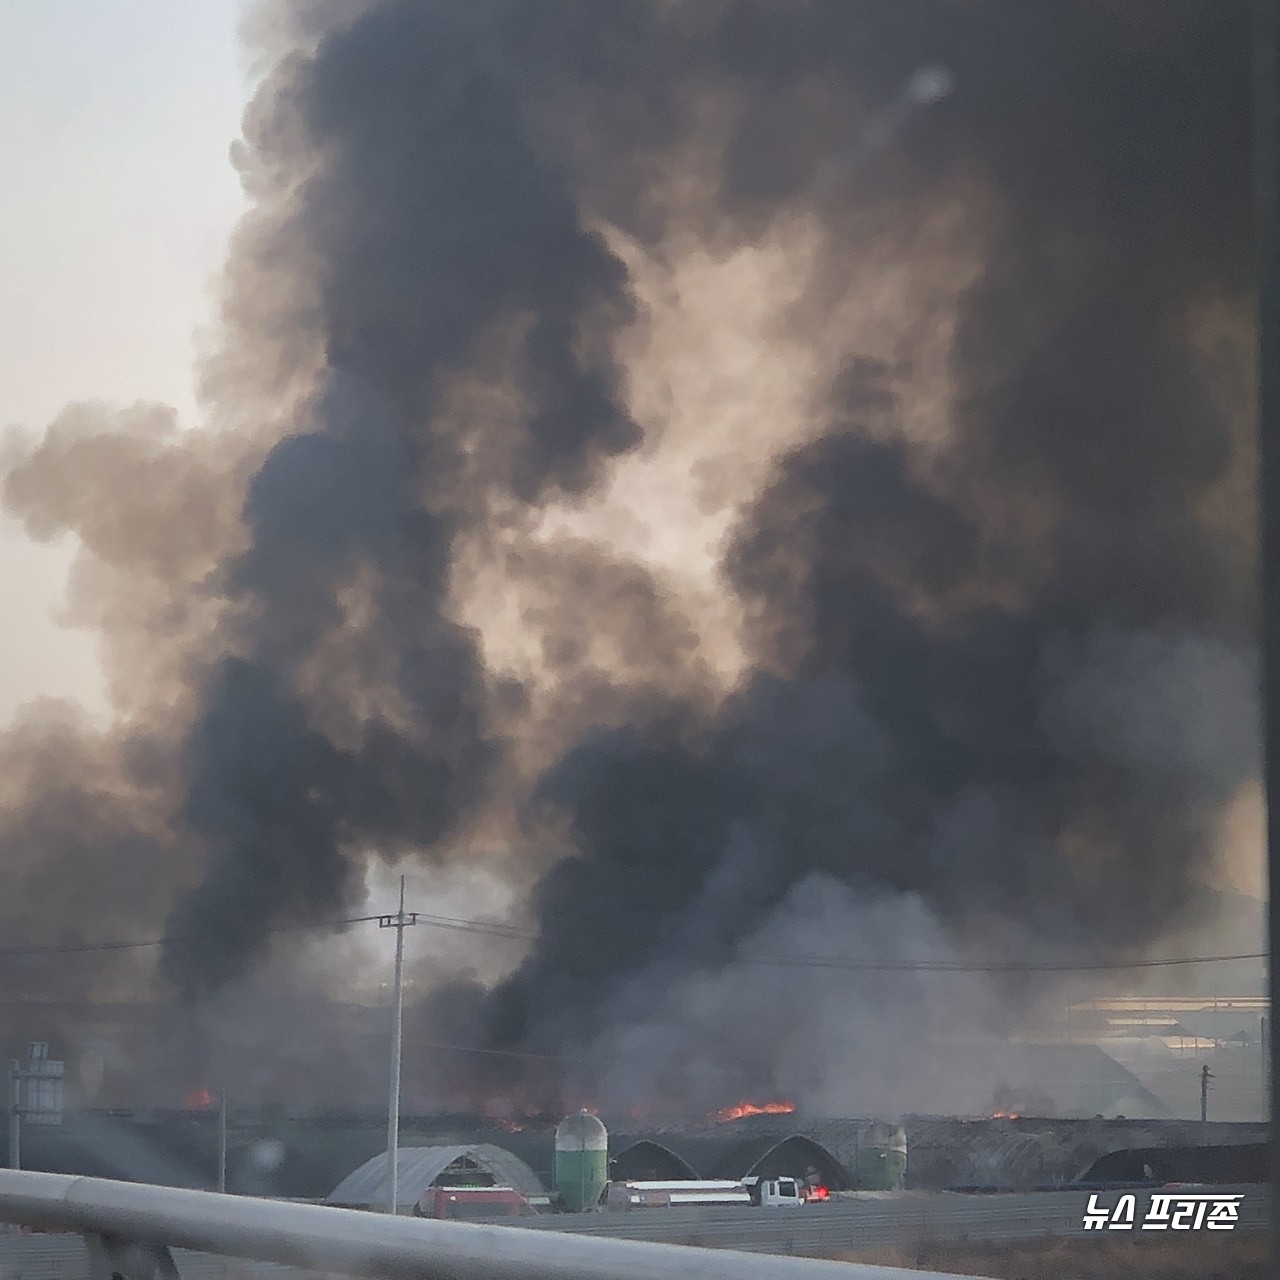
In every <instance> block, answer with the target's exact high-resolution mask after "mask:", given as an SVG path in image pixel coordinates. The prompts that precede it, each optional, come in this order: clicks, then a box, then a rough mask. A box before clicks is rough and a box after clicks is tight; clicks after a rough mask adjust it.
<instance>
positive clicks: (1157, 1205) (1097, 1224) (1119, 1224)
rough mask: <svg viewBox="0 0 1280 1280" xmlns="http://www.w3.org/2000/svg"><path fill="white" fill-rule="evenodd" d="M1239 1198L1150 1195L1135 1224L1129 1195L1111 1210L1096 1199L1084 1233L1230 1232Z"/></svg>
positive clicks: (1090, 1205) (1089, 1207)
mask: <svg viewBox="0 0 1280 1280" xmlns="http://www.w3.org/2000/svg"><path fill="white" fill-rule="evenodd" d="M1243 1199H1244V1196H1242V1195H1214V1194H1205V1193H1201V1192H1190V1191H1154V1192H1152V1194H1151V1204H1150V1205H1149V1206H1148V1208H1147V1212H1146V1214H1145V1215H1144V1216H1143V1217H1142V1219H1141V1220H1140V1221H1139V1220H1138V1216H1137V1215H1138V1198H1137V1196H1135V1195H1133V1194H1132V1193H1130V1192H1126V1193H1125V1194H1124V1195H1122V1196H1121V1197H1120V1198H1119V1199H1118V1200H1117V1201H1116V1203H1115V1205H1114V1206H1113V1207H1111V1208H1108V1207H1107V1206H1106V1205H1104V1204H1101V1203H1100V1202H1099V1200H1098V1197H1097V1195H1096V1194H1095V1195H1091V1196H1090V1197H1089V1203H1088V1205H1087V1206H1086V1208H1085V1211H1084V1228H1085V1230H1086V1231H1101V1230H1104V1229H1105V1230H1107V1231H1132V1230H1134V1228H1135V1227H1136V1228H1138V1229H1139V1230H1141V1231H1199V1230H1200V1229H1201V1228H1202V1227H1207V1228H1208V1229H1209V1230H1210V1231H1231V1230H1233V1229H1234V1227H1235V1225H1236V1223H1237V1222H1238V1221H1239V1218H1240V1202H1241V1201H1242V1200H1243Z"/></svg>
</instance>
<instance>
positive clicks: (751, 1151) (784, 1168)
mask: <svg viewBox="0 0 1280 1280" xmlns="http://www.w3.org/2000/svg"><path fill="white" fill-rule="evenodd" d="M801 1160H803V1161H804V1162H805V1163H806V1164H812V1165H813V1166H814V1167H815V1168H816V1169H817V1170H818V1172H819V1173H820V1174H821V1176H822V1180H823V1182H825V1183H826V1185H827V1186H829V1187H831V1188H832V1190H834V1191H845V1190H848V1189H850V1188H851V1187H852V1186H853V1185H854V1180H853V1177H852V1175H851V1174H850V1173H849V1170H848V1169H846V1168H845V1166H844V1165H843V1164H842V1163H841V1162H840V1161H839V1160H838V1159H836V1157H835V1156H834V1155H832V1153H831V1152H830V1151H828V1150H827V1148H826V1147H824V1146H823V1145H822V1143H820V1142H815V1141H814V1140H813V1139H812V1138H809V1137H806V1136H805V1135H804V1134H803V1133H793V1134H791V1135H790V1136H789V1137H786V1138H783V1139H782V1140H781V1141H779V1140H778V1139H777V1138H773V1137H763V1138H757V1139H754V1140H753V1139H746V1140H745V1141H743V1142H741V1143H739V1144H737V1145H736V1146H734V1147H732V1148H730V1149H729V1150H728V1151H726V1152H725V1154H724V1156H723V1157H722V1158H721V1160H720V1161H719V1162H718V1163H717V1164H716V1165H715V1166H714V1167H713V1168H712V1169H711V1171H710V1176H711V1177H713V1178H746V1177H750V1176H752V1175H753V1174H754V1175H756V1176H758V1177H763V1178H770V1177H778V1176H779V1175H782V1176H787V1175H788V1174H791V1173H793V1172H795V1170H794V1169H793V1168H792V1167H791V1166H793V1165H795V1164H796V1163H797V1162H798V1161H801Z"/></svg>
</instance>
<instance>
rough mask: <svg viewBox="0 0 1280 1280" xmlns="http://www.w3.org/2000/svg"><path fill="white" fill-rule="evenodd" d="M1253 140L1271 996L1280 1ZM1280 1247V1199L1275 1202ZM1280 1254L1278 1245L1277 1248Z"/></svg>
mask: <svg viewBox="0 0 1280 1280" xmlns="http://www.w3.org/2000/svg"><path fill="white" fill-rule="evenodd" d="M1253 14H1254V30H1253V53H1254V60H1253V70H1254V78H1253V109H1254V110H1253V116H1254V118H1253V137H1254V199H1255V217H1256V219H1257V246H1258V248H1257V252H1258V457H1259V461H1260V468H1259V472H1260V474H1259V486H1258V494H1259V514H1260V517H1261V531H1260V533H1261V536H1260V547H1261V561H1262V565H1261V568H1262V573H1261V595H1262V602H1261V603H1262V609H1261V616H1262V725H1263V733H1262V746H1263V776H1264V779H1265V783H1266V798H1267V884H1268V898H1269V902H1270V905H1269V909H1268V939H1269V945H1268V948H1267V950H1268V956H1269V959H1268V977H1269V982H1268V990H1269V992H1270V995H1271V999H1272V1006H1273V1008H1274V1003H1275V998H1276V992H1277V990H1278V989H1280V965H1278V964H1277V957H1276V952H1277V946H1278V944H1280V0H1254V3H1253ZM1270 1074H1271V1082H1270V1083H1271V1171H1270V1172H1271V1185H1272V1187H1273V1188H1277V1187H1280V1130H1278V1129H1277V1124H1278V1123H1280V1077H1278V1076H1277V1074H1276V1055H1275V1054H1274V1053H1273V1054H1272V1055H1271V1062H1270ZM1271 1234H1272V1239H1273V1240H1275V1241H1278V1242H1280V1195H1273V1196H1272V1197H1271ZM1276 1248H1277V1249H1278V1250H1280V1244H1277V1245H1276Z"/></svg>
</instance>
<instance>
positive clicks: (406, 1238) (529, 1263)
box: [0, 1170, 958, 1280]
mask: <svg viewBox="0 0 1280 1280" xmlns="http://www.w3.org/2000/svg"><path fill="white" fill-rule="evenodd" d="M793 1212H794V1211H793ZM0 1221H6V1222H17V1223H24V1224H26V1225H28V1226H32V1227H43V1228H46V1229H52V1230H64V1231H66V1230H70V1231H76V1232H80V1233H83V1234H84V1235H86V1236H89V1237H92V1238H104V1239H108V1240H112V1239H114V1240H120V1241H126V1242H135V1243H143V1244H150V1245H167V1246H169V1247H171V1248H174V1249H189V1250H194V1251H197V1252H200V1253H211V1254H218V1255H222V1256H226V1257H233V1258H244V1259H249V1260H252V1261H254V1262H271V1263H277V1264H283V1265H286V1266H292V1267H300V1268H302V1269H304V1270H307V1271H312V1272H319V1273H322V1274H326V1275H347V1276H360V1277H369V1278H370V1280H475V1277H476V1276H477V1275H481V1274H482V1275H484V1276H485V1277H486V1280H689V1277H691V1276H698V1277H699V1278H700V1280H703V1278H705V1280H906V1276H907V1274H908V1273H904V1272H903V1271H901V1270H900V1269H898V1268H889V1267H872V1266H864V1265H861V1264H852V1263H840V1262H826V1261H822V1260H819V1259H814V1258H800V1257H796V1258H785V1259H784V1258H777V1257H767V1256H763V1255H762V1254H760V1253H754V1254H753V1253H742V1252H738V1251H737V1250H730V1249H693V1248H688V1247H684V1246H680V1245H676V1244H665V1243H656V1242H652V1241H642V1240H629V1239H617V1238H612V1237H606V1236H600V1235H593V1234H586V1235H581V1234H579V1235H576V1236H575V1235H573V1234H570V1233H566V1232H562V1231H538V1230H529V1229H528V1228H526V1227H514V1226H512V1227H508V1226H488V1225H480V1224H473V1223H462V1222H436V1221H431V1220H427V1219H422V1218H399V1217H397V1218H392V1217H387V1216H384V1215H382V1214H372V1213H363V1212H360V1211H357V1210H352V1209H334V1208H329V1207H327V1206H323V1205H309V1204H285V1203H281V1202H279V1201H272V1200H258V1199H252V1198H250V1197H243V1196H228V1195H219V1194H216V1193H213V1192H208V1191H186V1190H179V1189H176V1188H172V1187H152V1186H143V1185H139V1184H134V1183H125V1182H109V1181H106V1180H103V1179H96V1178H76V1177H67V1176H65V1175H61V1174H52V1173H25V1172H16V1171H13V1170H0ZM19 1239H21V1237H19ZM909 1275H910V1277H911V1280H958V1278H957V1277H952V1276H947V1275H945V1274H944V1273H941V1272H911V1273H909ZM59 1280H68V1278H67V1277H66V1276H65V1275H64V1276H62V1277H60V1278H59Z"/></svg>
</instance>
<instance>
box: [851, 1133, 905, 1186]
mask: <svg viewBox="0 0 1280 1280" xmlns="http://www.w3.org/2000/svg"><path fill="white" fill-rule="evenodd" d="M906 1174H907V1133H906V1130H905V1129H903V1127H902V1126H901V1125H894V1124H873V1125H870V1126H868V1128H867V1129H866V1131H865V1132H864V1133H862V1134H861V1136H860V1137H859V1138H858V1154H857V1160H856V1163H855V1166H854V1178H855V1179H856V1181H857V1184H858V1189H859V1190H860V1191H899V1190H901V1188H902V1185H903V1183H904V1181H905V1180H906Z"/></svg>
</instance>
